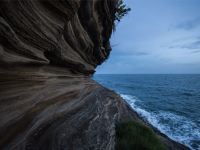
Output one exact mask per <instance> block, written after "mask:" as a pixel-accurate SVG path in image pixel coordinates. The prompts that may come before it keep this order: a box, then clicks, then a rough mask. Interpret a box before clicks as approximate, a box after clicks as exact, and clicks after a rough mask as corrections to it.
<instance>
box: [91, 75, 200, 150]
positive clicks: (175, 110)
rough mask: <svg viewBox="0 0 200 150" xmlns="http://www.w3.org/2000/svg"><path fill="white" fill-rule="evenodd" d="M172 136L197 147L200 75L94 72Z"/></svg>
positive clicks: (198, 149)
mask: <svg viewBox="0 0 200 150" xmlns="http://www.w3.org/2000/svg"><path fill="white" fill-rule="evenodd" d="M93 79H94V80H96V81H97V82H99V83H100V84H102V85H103V86H105V87H107V88H109V89H112V90H114V91H116V92H117V93H119V94H120V95H121V97H122V98H123V99H124V100H126V101H127V102H128V103H129V104H130V105H131V107H132V108H133V109H134V110H135V111H136V112H137V113H138V114H139V115H140V116H141V117H142V118H143V119H144V120H145V121H147V122H149V123H150V124H152V125H153V126H154V127H155V128H157V129H158V130H160V131H161V132H162V133H164V134H166V135H167V136H168V137H170V138H171V139H173V140H175V141H178V142H180V143H182V144H185V145H187V146H188V147H190V148H191V149H194V150H200V75H98V74H97V75H94V77H93Z"/></svg>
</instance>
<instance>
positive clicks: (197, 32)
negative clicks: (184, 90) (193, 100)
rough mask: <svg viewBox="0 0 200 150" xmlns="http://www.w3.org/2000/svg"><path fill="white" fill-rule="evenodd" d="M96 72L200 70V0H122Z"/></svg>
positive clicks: (197, 71) (181, 71)
mask: <svg viewBox="0 0 200 150" xmlns="http://www.w3.org/2000/svg"><path fill="white" fill-rule="evenodd" d="M125 3H126V4H127V5H128V6H129V7H131V9H132V11H131V12H130V13H129V14H128V15H127V16H126V17H125V18H123V19H122V21H121V22H120V23H119V24H118V25H117V30H116V32H115V33H113V36H112V39H111V45H112V47H113V51H112V53H111V55H110V58H109V59H108V60H107V61H106V62H105V63H104V64H102V65H101V66H99V67H98V68H97V73H100V74H107V73H116V74H121V73H124V74H127V73H200V0H125Z"/></svg>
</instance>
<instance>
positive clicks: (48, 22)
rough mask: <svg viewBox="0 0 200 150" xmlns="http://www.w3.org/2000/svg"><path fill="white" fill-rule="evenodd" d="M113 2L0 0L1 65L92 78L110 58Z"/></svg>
mask: <svg viewBox="0 0 200 150" xmlns="http://www.w3.org/2000/svg"><path fill="white" fill-rule="evenodd" d="M116 2H117V0H1V2H0V64H1V66H2V67H5V66H6V67H10V66H17V67H19V66H27V65H29V66H32V65H37V66H38V67H40V66H60V67H63V68H64V69H65V70H70V71H71V72H73V73H78V74H80V73H81V74H85V75H86V74H87V75H88V74H91V73H93V72H94V69H95V67H96V66H97V65H98V64H101V63H102V62H103V61H104V60H105V59H106V58H107V57H108V55H109V53H110V50H111V48H110V43H109V38H110V36H111V33H112V27H113V23H114V18H113V17H114V13H115V5H116Z"/></svg>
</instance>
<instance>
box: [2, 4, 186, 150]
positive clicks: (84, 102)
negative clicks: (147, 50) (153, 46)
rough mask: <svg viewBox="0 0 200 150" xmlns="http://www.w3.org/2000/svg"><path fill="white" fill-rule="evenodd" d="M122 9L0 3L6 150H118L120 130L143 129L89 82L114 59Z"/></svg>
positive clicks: (114, 98)
mask: <svg viewBox="0 0 200 150" xmlns="http://www.w3.org/2000/svg"><path fill="white" fill-rule="evenodd" d="M116 3H117V0H1V1H0V149H9V150H10V149H20V150H21V149H41V150H48V149H59V150H61V149H70V150H71V149H101V150H105V149H114V148H115V124H116V123H117V122H121V121H125V120H136V121H139V122H142V121H141V120H140V119H139V117H138V116H137V114H136V113H135V112H134V111H133V110H131V109H130V107H129V106H128V105H127V104H126V103H125V102H124V101H123V100H122V99H121V98H120V97H119V96H118V95H117V94H115V93H114V92H112V91H110V90H108V89H106V88H104V87H102V86H101V85H99V84H98V83H96V82H94V81H92V80H91V79H90V76H91V75H92V74H93V73H94V70H95V68H96V66H97V65H100V64H101V63H102V62H103V61H104V60H105V59H107V57H108V56H109V53H110V51H111V48H110V43H109V39H110V36H111V33H112V29H113V24H114V15H115V10H116ZM159 136H160V138H161V139H162V141H163V143H165V145H166V146H167V147H168V148H169V149H174V148H175V149H185V147H184V146H182V145H179V144H177V143H175V142H173V141H171V140H170V139H168V138H167V137H163V136H161V135H159Z"/></svg>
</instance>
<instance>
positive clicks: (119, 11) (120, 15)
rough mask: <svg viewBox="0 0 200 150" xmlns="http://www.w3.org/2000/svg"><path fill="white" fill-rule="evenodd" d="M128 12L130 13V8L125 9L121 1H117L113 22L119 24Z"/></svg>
mask: <svg viewBox="0 0 200 150" xmlns="http://www.w3.org/2000/svg"><path fill="white" fill-rule="evenodd" d="M129 11H131V8H129V7H127V6H126V4H124V1H123V0H119V1H118V3H117V6H116V13H115V20H116V21H118V22H120V20H121V19H122V18H123V17H124V16H125V15H127V14H128V12H129Z"/></svg>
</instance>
